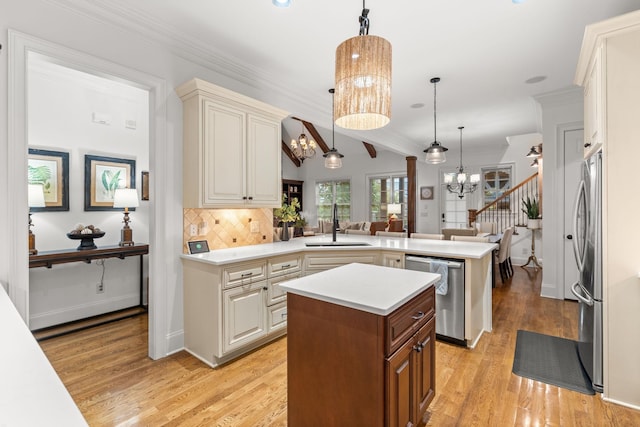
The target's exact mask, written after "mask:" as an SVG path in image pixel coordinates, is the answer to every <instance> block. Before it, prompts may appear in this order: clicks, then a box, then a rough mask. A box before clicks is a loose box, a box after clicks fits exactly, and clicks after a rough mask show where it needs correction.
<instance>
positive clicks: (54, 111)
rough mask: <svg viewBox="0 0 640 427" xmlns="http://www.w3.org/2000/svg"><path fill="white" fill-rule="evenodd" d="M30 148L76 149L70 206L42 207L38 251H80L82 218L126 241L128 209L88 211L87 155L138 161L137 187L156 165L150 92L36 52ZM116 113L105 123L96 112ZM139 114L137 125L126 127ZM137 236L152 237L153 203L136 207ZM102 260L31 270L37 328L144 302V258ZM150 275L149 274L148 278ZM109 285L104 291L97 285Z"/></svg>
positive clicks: (110, 241)
mask: <svg viewBox="0 0 640 427" xmlns="http://www.w3.org/2000/svg"><path fill="white" fill-rule="evenodd" d="M28 85H29V98H28V108H29V110H28V114H29V121H28V126H29V132H28V135H29V147H30V148H41V149H45V150H54V151H65V152H68V153H69V211H60V212H36V213H33V214H32V218H33V221H34V224H35V227H34V233H35V234H36V248H37V249H38V251H48V250H62V249H70V250H74V249H75V248H76V247H77V246H78V244H79V242H78V241H77V240H70V239H68V238H67V237H66V233H68V232H69V231H71V230H72V229H73V228H74V227H75V225H76V224H78V223H80V224H83V225H85V226H86V225H89V224H92V225H94V226H96V227H99V228H100V229H101V230H102V231H104V232H105V233H106V234H105V236H104V237H102V238H100V239H96V240H95V243H96V245H97V246H98V247H103V246H108V245H117V244H118V242H119V241H120V229H121V228H122V218H123V214H122V212H121V210H112V211H85V210H84V192H85V173H84V156H85V154H91V155H98V156H106V157H115V158H123V159H133V160H135V161H136V168H135V183H134V185H133V186H134V187H136V188H138V189H139V188H140V171H143V170H149V120H148V111H149V96H148V95H149V94H148V92H147V91H143V90H141V89H138V88H134V87H132V86H128V85H124V84H122V83H119V82H114V81H110V80H106V79H104V78H101V77H97V76H93V75H89V74H86V73H83V72H80V71H76V70H71V69H68V68H66V67H61V66H59V65H56V64H51V63H46V62H42V61H39V60H35V59H33V58H31V60H30V61H29V79H28ZM93 113H99V114H101V115H107V116H109V117H110V118H111V123H110V124H108V125H107V124H99V123H95V122H93V120H92V114H93ZM125 120H135V121H136V129H129V128H125ZM130 216H131V227H132V229H133V230H134V234H133V238H134V241H135V242H140V243H148V241H149V207H148V202H147V201H140V206H139V207H138V208H136V209H135V212H132V213H131V215H130ZM104 267H105V269H104V275H103V268H102V267H101V266H100V265H98V263H95V262H94V263H92V264H88V265H87V264H83V263H73V264H68V265H65V266H64V267H63V266H55V267H53V268H51V269H47V268H37V269H31V270H30V272H29V273H30V274H29V284H30V289H29V291H30V294H29V298H30V327H31V329H38V328H43V327H47V326H51V325H54V324H57V323H63V322H68V321H71V320H76V319H79V318H83V317H88V316H93V315H97V314H101V313H104V312H108V311H113V310H117V309H121V308H125V307H129V306H133V305H137V304H138V303H139V296H138V295H139V279H138V274H139V260H138V257H134V258H128V259H126V260H119V259H109V260H107V261H106V262H105V263H104ZM146 276H147V275H146V273H145V277H146ZM101 281H102V283H103V284H104V292H103V293H100V294H98V293H97V292H96V285H97V284H98V283H100V282H101Z"/></svg>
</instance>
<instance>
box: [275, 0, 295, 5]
mask: <svg viewBox="0 0 640 427" xmlns="http://www.w3.org/2000/svg"><path fill="white" fill-rule="evenodd" d="M271 3H273V5H274V6H277V7H289V6H291V0H271Z"/></svg>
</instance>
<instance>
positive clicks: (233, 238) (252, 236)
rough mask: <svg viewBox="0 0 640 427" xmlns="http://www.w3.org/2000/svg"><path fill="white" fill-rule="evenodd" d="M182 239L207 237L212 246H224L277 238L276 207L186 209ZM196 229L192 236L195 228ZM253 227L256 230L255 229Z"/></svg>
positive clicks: (257, 242)
mask: <svg viewBox="0 0 640 427" xmlns="http://www.w3.org/2000/svg"><path fill="white" fill-rule="evenodd" d="M182 223H183V230H182V242H183V251H184V253H188V252H189V251H188V249H187V242H188V241H190V240H205V239H206V240H207V241H208V243H209V248H211V250H213V249H223V248H233V247H238V246H248V245H258V244H261V243H271V242H273V209H270V208H261V209H184V210H183V221H182ZM192 229H193V231H195V232H196V234H197V235H196V236H192V235H191V232H192ZM252 230H253V231H252Z"/></svg>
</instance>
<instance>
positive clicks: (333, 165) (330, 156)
mask: <svg viewBox="0 0 640 427" xmlns="http://www.w3.org/2000/svg"><path fill="white" fill-rule="evenodd" d="M329 93H330V94H331V99H332V108H331V111H333V107H335V98H334V96H333V94H334V93H335V89H329ZM335 143H336V124H335V120H333V119H332V120H331V150H329V151H328V152H326V153H325V154H323V155H322V157H324V167H325V168H327V169H340V168H341V167H342V158H343V157H344V156H343V155H342V154H340V152H339V151H338V150H336V147H335Z"/></svg>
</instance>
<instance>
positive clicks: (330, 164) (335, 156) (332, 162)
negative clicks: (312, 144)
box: [323, 148, 344, 169]
mask: <svg viewBox="0 0 640 427" xmlns="http://www.w3.org/2000/svg"><path fill="white" fill-rule="evenodd" d="M323 157H324V167H325V168H327V169H340V168H341V167H342V158H343V157H344V156H343V155H342V154H340V153H339V152H338V150H336V149H335V148H332V149H331V150H329V151H328V152H327V153H326V154H324V155H323Z"/></svg>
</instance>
